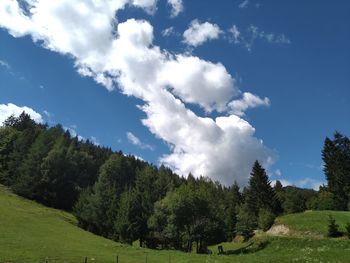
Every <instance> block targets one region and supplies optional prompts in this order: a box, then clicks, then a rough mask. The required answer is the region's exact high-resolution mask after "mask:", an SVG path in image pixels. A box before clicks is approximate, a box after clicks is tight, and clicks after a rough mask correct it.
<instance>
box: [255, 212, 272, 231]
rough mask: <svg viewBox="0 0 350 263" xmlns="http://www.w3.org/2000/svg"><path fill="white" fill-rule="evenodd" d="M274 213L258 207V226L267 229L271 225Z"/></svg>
mask: <svg viewBox="0 0 350 263" xmlns="http://www.w3.org/2000/svg"><path fill="white" fill-rule="evenodd" d="M275 218H276V215H275V214H274V213H272V212H271V211H270V210H268V209H260V211H259V217H258V227H259V228H260V229H262V230H263V231H267V230H269V229H270V227H271V226H272V225H273V222H274V221H275Z"/></svg>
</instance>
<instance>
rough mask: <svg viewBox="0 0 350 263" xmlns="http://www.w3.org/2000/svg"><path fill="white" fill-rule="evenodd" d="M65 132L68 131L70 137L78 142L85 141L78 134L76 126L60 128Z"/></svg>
mask: <svg viewBox="0 0 350 263" xmlns="http://www.w3.org/2000/svg"><path fill="white" fill-rule="evenodd" d="M62 128H63V129H64V130H65V131H69V133H70V135H71V136H72V137H77V138H78V140H79V141H83V140H85V138H84V137H83V136H81V135H79V134H78V132H77V128H78V126H77V125H75V124H72V125H69V126H63V127H62Z"/></svg>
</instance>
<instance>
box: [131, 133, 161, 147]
mask: <svg viewBox="0 0 350 263" xmlns="http://www.w3.org/2000/svg"><path fill="white" fill-rule="evenodd" d="M126 137H127V138H128V140H129V142H130V143H132V144H133V145H136V146H138V147H140V148H141V149H148V150H151V151H153V150H154V147H153V146H152V145H150V144H147V143H143V142H141V140H140V139H139V138H138V137H136V136H135V135H134V134H133V133H132V132H127V133H126Z"/></svg>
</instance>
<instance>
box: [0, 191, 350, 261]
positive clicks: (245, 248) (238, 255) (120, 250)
mask: <svg viewBox="0 0 350 263" xmlns="http://www.w3.org/2000/svg"><path fill="white" fill-rule="evenodd" d="M346 216H348V215H346ZM282 219H283V220H285V218H284V217H283V218H282ZM292 221H293V220H292ZM294 221H295V220H294ZM76 223H77V222H76V220H75V218H74V217H73V216H72V215H71V214H69V213H66V212H62V211H59V210H55V209H51V208H46V207H44V206H41V205H39V204H37V203H35V202H32V201H28V200H25V199H22V198H20V197H18V196H16V195H14V194H12V193H11V192H9V191H8V190H6V189H5V188H4V187H2V186H0V262H17V263H34V262H45V259H46V258H49V260H48V262H57V263H64V262H66V263H68V262H72V263H76V262H77V263H78V262H81V263H82V262H84V258H85V257H87V258H88V262H106V263H108V262H111V263H112V262H116V256H117V255H118V257H119V263H124V262H125V263H142V262H146V257H147V262H148V263H152V262H154V263H167V262H172V263H175V262H176V263H185V262H194V263H197V262H198V263H202V262H212V263H221V262H222V263H226V262H227V263H229V262H230V263H231V262H233V263H234V262H242V263H245V262H253V263H254V262H350V241H348V240H345V239H310V238H309V239H308V238H291V237H259V238H255V239H254V240H253V241H252V242H250V243H223V244H222V245H223V247H224V250H225V252H226V254H227V255H217V253H216V251H217V246H213V247H211V249H212V251H213V254H211V255H197V254H187V253H182V252H178V251H165V250H164V251H157V250H149V249H142V248H137V247H132V246H125V245H122V244H120V243H117V242H113V241H110V240H107V239H104V238H101V237H99V236H96V235H93V234H91V233H89V232H86V231H83V230H82V229H80V228H78V227H77V226H76Z"/></svg>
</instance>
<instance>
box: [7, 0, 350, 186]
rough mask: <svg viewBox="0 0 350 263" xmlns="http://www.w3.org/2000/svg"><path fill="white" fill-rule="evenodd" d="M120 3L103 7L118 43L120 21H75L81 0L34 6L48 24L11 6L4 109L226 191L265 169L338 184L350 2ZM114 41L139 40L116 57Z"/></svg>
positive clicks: (293, 178)
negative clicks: (333, 177)
mask: <svg viewBox="0 0 350 263" xmlns="http://www.w3.org/2000/svg"><path fill="white" fill-rule="evenodd" d="M113 1H114V2H116V5H117V6H118V8H115V10H113V9H112V8H111V7H110V6H107V7H106V6H103V7H99V8H100V9H98V10H99V12H101V13H100V15H102V16H103V15H106V17H107V19H108V18H109V19H111V20H110V21H109V22H111V21H113V23H114V24H113V28H112V29H113V30H116V31H117V32H118V33H116V34H112V32H111V30H109V29H110V28H109V26H110V24H111V23H107V24H103V23H102V24H101V25H100V24H98V26H97V29H96V28H95V26H94V25H93V26H92V27H91V28H90V27H89V26H86V28H85V26H84V23H85V24H86V22H91V21H94V20H93V19H94V17H89V16H85V15H84V16H82V19H80V20H79V21H76V20H74V19H73V18H72V17H74V16H72V15H70V14H71V12H73V11H71V9H72V8H73V9H74V6H73V5H72V4H69V1H62V3H61V6H60V4H56V5H54V4H52V6H50V4H45V2H46V1H44V0H38V1H34V7H37V10H39V11H37V13H36V17H35V16H32V17H29V16H28V17H25V15H26V14H27V13H26V12H23V10H20V9H14V5H16V4H17V2H16V1H2V3H1V4H0V27H1V30H0V105H2V109H3V110H2V111H1V109H0V113H1V114H3V115H4V114H5V113H6V114H7V113H11V112H14V111H13V108H14V106H12V107H9V106H8V105H9V103H12V104H14V105H17V106H18V107H24V106H26V107H29V108H31V109H32V110H33V111H35V112H37V113H39V114H40V115H41V116H42V119H43V120H44V121H45V122H48V123H49V124H50V125H52V124H55V123H61V124H62V125H64V126H65V127H66V128H67V129H70V130H71V131H73V130H74V132H76V133H77V134H79V135H80V136H82V137H84V138H86V139H90V140H93V141H95V142H96V143H98V144H101V145H106V146H111V147H112V148H113V149H115V150H122V151H123V152H125V153H130V154H135V155H137V156H139V157H142V158H143V159H145V160H147V161H150V162H152V163H154V164H159V163H160V162H165V163H166V164H167V165H169V166H171V167H172V168H173V169H174V170H175V171H177V172H179V173H183V174H186V173H188V172H189V171H191V172H193V173H195V174H196V175H199V174H203V173H206V172H204V171H208V172H207V173H208V174H207V175H208V176H209V177H211V178H213V179H215V180H220V181H221V182H223V183H225V184H228V183H231V182H232V180H237V181H239V182H240V183H242V184H244V182H246V178H247V177H248V172H247V171H248V170H249V169H250V166H251V163H252V160H253V159H258V160H261V162H262V163H264V164H265V165H266V167H268V170H269V173H270V175H271V179H272V180H275V179H280V180H283V182H284V183H285V184H288V183H289V184H296V185H298V186H302V187H316V186H317V185H319V184H320V183H322V182H324V175H323V172H322V160H321V149H322V145H323V140H324V138H325V137H326V136H332V133H333V132H334V131H335V130H338V131H340V132H342V133H344V134H345V135H349V134H350V123H349V121H348V119H349V113H350V101H349V100H350V87H349V85H350V49H349V47H350V17H349V15H348V14H349V12H350V3H349V2H348V1H345V0H344V1H341V0H338V1H335V2H334V1H333V2H331V1H317V2H315V1H299V2H298V3H296V2H295V1H253V0H249V1H211V0H208V1H199V0H198V1H194V0H187V1H186V0H184V1H183V2H182V5H181V1H172V2H171V1H169V2H168V3H167V1H165V0H159V1H158V2H157V1H154V0H148V1H146V0H140V1H139V2H138V3H137V4H135V3H134V4H130V5H126V6H124V5H123V4H125V3H122V2H126V0H125V1H124V0H113ZM113 1H112V2H113ZM78 2H81V1H77V2H76V3H78ZM83 2H84V1H83ZM87 2H89V1H86V3H87ZM131 2H132V1H131ZM14 3H15V4H14ZM21 3H22V4H23V3H25V1H21ZM171 4H173V5H171ZM175 4H179V5H178V6H176V5H175ZM35 5H36V6H35ZM38 7H40V8H38ZM11 8H12V9H11ZM27 8H28V10H29V13H30V12H32V11H30V8H33V7H30V6H29V7H28V6H27ZM59 8H61V9H59ZM84 8H86V9H87V13H89V12H92V13H96V12H95V11H96V10H97V9H95V8H97V7H96V6H94V5H92V4H91V5H90V4H87V5H86V6H85V7H84ZM176 8H179V9H176ZM9 10H12V11H11V12H10V11H9ZM13 10H15V11H16V10H17V11H16V12H17V13H16V12H15V11H13ZM18 10H19V11H18ZM28 10H27V11H28ZM33 10H34V9H33ZM57 10H65V11H64V12H59V11H57ZM101 10H102V11H101ZM176 10H177V11H176ZM74 12H75V11H74ZM74 12H73V14H74ZM110 13H111V14H112V17H111V14H110ZM79 14H81V13H79ZM1 17H2V18H1ZM48 18H49V19H48ZM51 18H54V19H52V20H51ZM116 18H117V19H116ZM84 19H85V20H86V21H85V20H84ZM98 19H100V17H98ZM130 19H134V20H130ZM43 21H47V25H45V26H47V28H48V30H45V29H43V28H44V27H43ZM67 21H68V22H67ZM99 21H100V20H99ZM55 23H58V24H55ZM80 23H81V24H80ZM98 23H100V22H98ZM57 25H59V26H61V27H59V26H57ZM150 28H151V29H152V30H153V32H152V30H150ZM79 30H80V31H82V32H83V33H82V34H81V35H80V34H78V38H77V37H76V36H77V35H75V34H77V32H80V31H79ZM89 30H90V31H89ZM108 30H109V31H108ZM85 31H86V32H87V35H84V32H85ZM185 32H187V33H185ZM55 34H56V35H57V36H60V37H61V38H58V37H57V38H56V36H55ZM97 34H101V37H99V36H100V35H97ZM94 35H96V37H94ZM104 36H108V37H106V38H104ZM151 36H153V39H151ZM70 37H71V38H70ZM79 37H80V38H79ZM112 37H114V38H115V39H117V38H120V39H123V38H125V41H124V42H123V41H120V43H117V44H116V45H115V46H113V48H112V47H110V44H111V43H109V42H108V41H111V40H110V39H111V38H112ZM33 39H35V41H33ZM65 39H68V40H69V41H67V42H65V41H63V40H65ZM128 45H130V46H128ZM105 46H106V47H107V48H106V49H104V47H105ZM131 46H132V47H131ZM81 50H83V51H82V52H81ZM96 50H97V52H96V54H97V55H96V54H95V53H94V51H96ZM101 50H102V51H101ZM106 50H107V51H106ZM106 52H109V53H108V54H110V55H108V56H107V55H106V54H105V53H106ZM128 52H130V54H128ZM91 54H93V55H91ZM135 54H137V56H136V55H135ZM169 54H170V55H169ZM133 56H135V57H133ZM140 57H142V58H144V59H143V60H141V62H140V61H139V60H138V59H139V58H140ZM86 61H88V62H86ZM105 61H108V63H107V62H105ZM135 61H136V62H137V63H135ZM144 61H146V62H147V63H146V62H144ZM82 62H85V63H86V64H84V66H82V65H81V63H82ZM79 63H80V64H79ZM128 63H130V64H128ZM138 63H139V64H138ZM158 63H159V65H163V66H164V65H165V66H164V67H165V68H166V70H164V72H163V71H162V70H161V69H159V68H158V66H157V65H158ZM218 63H220V64H218ZM78 64H79V65H78ZM106 65H107V66H106ZM135 65H136V66H135ZM137 66H140V67H139V68H138V67H137ZM163 66H162V67H163ZM102 67H103V69H101V68H102ZM107 68H108V69H107ZM198 68H199V69H200V70H199V71H200V73H198V72H197V71H196V70H198ZM182 69H185V70H184V71H183V72H182V71H181V70H182ZM84 70H85V71H84ZM87 71H88V72H89V74H90V76H87V75H89V74H88V73H86V72H87ZM116 71H118V72H122V75H123V77H125V79H122V80H121V77H120V75H118V74H119V73H118V74H117V73H115V72H116ZM174 71H176V72H177V73H176V74H175V73H174V74H173V72H174ZM84 72H85V73H84ZM101 72H102V75H103V76H104V79H103V80H101V79H100V82H101V83H97V82H98V81H99V79H98V78H99V77H98V74H99V73H101ZM203 72H204V73H203ZM205 72H209V73H208V74H209V75H210V74H214V73H212V72H215V74H214V75H213V76H214V78H215V80H213V81H211V80H210V81H207V79H206V77H207V75H205V74H206V73H205ZM187 73H188V74H189V77H187V75H186V74H187ZM113 74H116V75H113ZM84 75H85V76H84ZM184 75H186V76H185V77H184V78H183V79H184V80H182V77H183V76H184ZM154 76H157V77H156V78H157V80H155V77H154ZM210 76H212V75H210ZM135 79H136V80H135ZM158 79H161V81H160V80H158ZM203 79H204V81H203ZM134 80H135V82H133V83H132V84H130V81H134ZM109 81H112V83H113V84H112V85H109V84H108V83H109ZM144 83H146V84H147V85H148V84H149V87H147V88H146V86H147V85H146V84H145V85H143V84H144ZM198 83H199V84H198ZM201 85H202V86H205V87H203V88H202V86H201ZM158 86H159V87H158ZM218 86H219V87H220V88H218V90H217V92H216V91H215V90H216V87H218ZM153 87H157V88H159V90H156V91H154V90H153ZM122 93H124V94H122ZM163 93H164V94H163ZM245 93H249V94H250V95H247V96H246V99H244V98H245V97H244V94H245ZM159 94H162V95H159ZM158 95H159V97H157V96H158ZM162 96H164V97H162ZM249 96H250V97H249ZM170 97H171V98H170ZM176 99H177V100H178V102H179V103H180V104H179V103H177V104H176V102H175V101H176ZM233 101H235V102H234V103H233V104H232V103H231V102H233ZM162 103H164V104H162ZM173 103H174V105H173ZM230 103H231V104H230ZM144 105H148V106H147V107H146V108H140V106H144ZM164 105H166V106H164ZM183 109H186V110H187V113H188V112H189V111H190V112H191V114H192V113H193V115H191V114H187V113H186V112H185V111H183ZM229 116H234V117H232V118H229ZM203 117H205V118H207V121H208V122H209V120H211V121H212V122H211V123H209V124H208V123H206V122H205V121H203V119H202V118H203ZM217 117H223V119H221V121H216V120H215V118H217ZM142 120H146V121H144V122H142ZM240 120H245V121H246V122H244V125H243V126H244V127H246V128H243V129H241V128H240V129H238V130H237V129H236V128H237V127H241V124H242V123H241V122H240ZM191 125H193V126H192V127H190V126H191ZM206 125H207V126H206ZM203 127H204V128H203ZM205 127H208V129H207V131H206V128H205ZM231 128H232V130H231ZM254 132H255V133H254ZM260 139H261V140H262V141H263V144H261V143H260ZM230 160H233V161H232V163H231V161H230ZM216 163H217V164H216ZM218 166H220V167H218ZM199 167H200V168H199Z"/></svg>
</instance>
